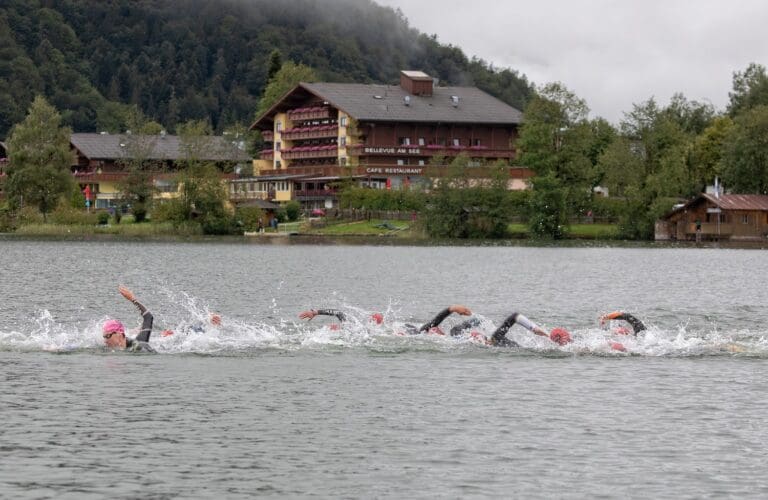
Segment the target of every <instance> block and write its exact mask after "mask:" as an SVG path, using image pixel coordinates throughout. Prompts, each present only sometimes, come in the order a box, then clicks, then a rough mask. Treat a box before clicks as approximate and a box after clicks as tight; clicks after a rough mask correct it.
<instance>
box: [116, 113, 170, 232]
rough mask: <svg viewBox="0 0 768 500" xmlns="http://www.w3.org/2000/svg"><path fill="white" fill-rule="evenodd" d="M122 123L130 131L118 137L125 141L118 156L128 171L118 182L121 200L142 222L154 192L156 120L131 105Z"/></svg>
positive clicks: (157, 131) (158, 164)
mask: <svg viewBox="0 0 768 500" xmlns="http://www.w3.org/2000/svg"><path fill="white" fill-rule="evenodd" d="M126 126H127V127H129V129H128V130H129V131H130V133H126V134H125V135H123V136H122V137H121V140H122V141H123V144H125V146H124V147H125V157H124V158H123V159H122V160H121V162H120V163H121V164H122V165H123V168H124V169H125V170H126V171H127V172H128V175H127V176H126V178H125V179H124V180H123V181H122V182H120V183H119V186H118V188H119V189H120V193H121V195H120V196H121V204H123V205H129V206H130V207H131V213H132V214H133V218H134V221H136V222H144V221H145V220H146V218H147V214H148V213H149V212H150V211H151V210H152V204H153V201H154V194H155V192H156V189H155V186H154V184H153V181H152V173H153V172H154V171H157V170H159V169H160V167H161V165H160V163H159V161H158V160H157V159H156V155H155V148H156V147H157V141H158V140H159V139H160V136H159V135H157V134H158V133H159V132H160V130H158V128H159V124H158V123H157V122H154V121H152V120H150V119H149V118H147V117H146V116H145V115H144V113H142V112H141V111H140V110H139V108H138V107H136V106H133V107H132V108H131V109H130V110H129V111H128V113H127V115H126Z"/></svg>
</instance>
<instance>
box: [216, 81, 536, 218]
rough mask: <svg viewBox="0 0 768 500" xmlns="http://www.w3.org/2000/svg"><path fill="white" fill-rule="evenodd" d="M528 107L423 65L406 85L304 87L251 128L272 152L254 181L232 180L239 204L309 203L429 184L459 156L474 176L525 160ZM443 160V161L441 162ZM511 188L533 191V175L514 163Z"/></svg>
mask: <svg viewBox="0 0 768 500" xmlns="http://www.w3.org/2000/svg"><path fill="white" fill-rule="evenodd" d="M521 121H522V113H521V112H520V111H519V110H517V109H515V108H513V107H511V106H509V105H507V104H505V103H503V102H501V101H499V100H498V99H496V98H494V97H492V96H490V95H488V94H486V93H485V92H483V91H481V90H479V89H477V88H474V87H440V86H436V84H435V81H434V80H433V79H432V78H431V77H429V76H428V75H426V74H424V73H422V72H420V71H402V72H401V75H400V85H399V86H394V85H363V84H346V83H301V84H299V85H298V86H296V87H295V88H294V89H293V90H291V91H290V92H288V93H287V94H286V95H285V96H283V97H282V99H280V100H279V101H278V102H277V103H276V104H275V105H273V106H272V107H271V108H270V109H269V110H267V111H266V112H265V113H264V114H263V115H261V116H260V117H259V118H258V119H257V120H256V122H255V123H254V124H253V125H252V126H251V128H252V129H256V130H259V131H260V132H261V135H262V137H263V139H264V142H265V146H266V149H265V150H264V151H262V152H261V155H260V159H258V160H256V161H255V162H254V174H255V175H254V177H251V178H240V179H237V180H234V181H232V183H231V184H230V190H231V193H230V194H231V197H232V198H233V200H238V199H239V200H246V199H263V200H269V201H277V202H281V201H288V200H291V199H295V200H298V201H300V202H302V204H303V205H304V206H305V207H306V208H331V207H333V206H335V205H336V186H337V185H338V181H339V180H341V179H353V180H354V182H355V183H356V184H358V185H361V186H368V187H371V188H379V189H400V188H402V187H404V186H416V185H423V186H425V187H429V186H431V185H432V181H433V179H434V178H437V177H440V176H442V175H445V172H446V171H447V168H446V166H445V164H447V163H450V161H451V160H452V159H453V158H454V157H455V156H457V155H459V154H462V153H463V154H465V155H466V156H467V157H468V158H469V159H470V160H469V165H470V167H471V169H472V170H471V175H470V177H473V178H477V179H482V178H486V177H488V176H489V173H490V169H489V167H488V166H489V165H491V164H494V163H496V162H497V161H498V160H503V161H504V162H505V163H506V164H508V165H510V164H511V163H512V162H513V160H514V159H515V156H516V150H515V139H516V137H517V131H518V126H519V125H520V123H521ZM435 158H442V159H443V160H442V161H441V162H437V164H436V162H435V160H434V159H435ZM508 169H509V188H510V189H524V188H525V186H526V183H525V179H527V178H528V177H530V176H531V175H532V173H531V172H530V171H529V170H528V169H525V168H520V167H511V166H510V167H508Z"/></svg>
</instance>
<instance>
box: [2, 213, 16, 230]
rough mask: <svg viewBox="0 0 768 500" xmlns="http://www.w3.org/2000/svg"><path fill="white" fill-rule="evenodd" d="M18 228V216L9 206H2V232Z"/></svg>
mask: <svg viewBox="0 0 768 500" xmlns="http://www.w3.org/2000/svg"><path fill="white" fill-rule="evenodd" d="M15 229H16V217H15V216H14V214H13V212H12V211H11V209H10V208H8V207H0V233H8V232H11V231H14V230H15Z"/></svg>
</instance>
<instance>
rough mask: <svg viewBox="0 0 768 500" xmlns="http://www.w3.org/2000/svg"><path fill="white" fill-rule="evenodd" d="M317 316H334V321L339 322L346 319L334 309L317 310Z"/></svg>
mask: <svg viewBox="0 0 768 500" xmlns="http://www.w3.org/2000/svg"><path fill="white" fill-rule="evenodd" d="M317 314H319V315H321V316H336V319H338V320H339V321H345V320H346V319H347V316H346V315H345V314H344V313H343V312H341V311H338V310H336V309H318V310H317Z"/></svg>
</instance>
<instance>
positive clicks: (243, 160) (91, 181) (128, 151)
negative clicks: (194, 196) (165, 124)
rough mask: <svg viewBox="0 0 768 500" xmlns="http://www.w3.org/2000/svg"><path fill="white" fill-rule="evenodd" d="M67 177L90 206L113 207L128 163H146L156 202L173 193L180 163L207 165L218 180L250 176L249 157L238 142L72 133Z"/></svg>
mask: <svg viewBox="0 0 768 500" xmlns="http://www.w3.org/2000/svg"><path fill="white" fill-rule="evenodd" d="M70 145H71V148H72V152H73V158H74V159H73V165H72V174H73V175H74V177H75V182H77V183H78V184H79V186H80V189H81V190H84V189H85V187H86V186H88V187H89V188H90V191H91V195H92V197H93V198H94V199H93V203H94V205H93V206H94V207H95V208H110V207H113V206H115V204H116V203H117V200H118V199H119V198H120V188H119V186H120V184H121V183H122V182H124V181H125V180H126V178H127V176H128V171H129V167H130V165H131V164H132V163H135V162H137V161H141V162H142V163H143V164H144V165H149V166H150V167H149V168H150V175H151V178H152V182H153V184H154V187H155V188H156V190H157V193H158V194H157V197H158V198H161V199H162V198H173V197H175V196H176V195H177V192H178V185H177V182H176V177H177V174H178V173H179V171H180V169H181V168H182V164H183V163H184V162H187V161H190V160H192V159H194V160H195V161H203V162H213V163H214V164H216V166H217V167H218V168H219V170H220V172H221V178H222V180H223V181H225V180H230V179H233V178H236V177H238V176H239V175H250V174H252V170H251V169H252V159H251V158H250V156H249V155H247V154H246V153H245V151H244V150H243V149H242V146H243V145H241V144H238V143H235V142H233V141H231V140H229V139H228V138H226V137H220V136H206V137H200V138H194V139H191V140H189V141H186V142H185V141H184V140H182V139H181V138H180V137H178V136H173V135H167V134H165V133H162V134H160V135H139V134H105V133H102V134H72V136H71V139H70Z"/></svg>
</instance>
